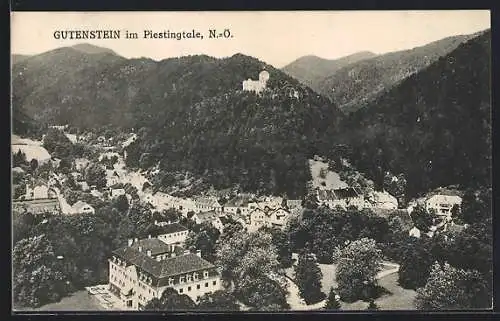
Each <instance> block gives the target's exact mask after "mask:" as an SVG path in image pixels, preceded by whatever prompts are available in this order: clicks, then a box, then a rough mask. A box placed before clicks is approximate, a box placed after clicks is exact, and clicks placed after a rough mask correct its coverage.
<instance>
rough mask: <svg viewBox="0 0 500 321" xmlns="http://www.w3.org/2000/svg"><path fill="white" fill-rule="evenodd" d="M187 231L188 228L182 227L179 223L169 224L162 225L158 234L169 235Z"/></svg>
mask: <svg viewBox="0 0 500 321" xmlns="http://www.w3.org/2000/svg"><path fill="white" fill-rule="evenodd" d="M187 230H188V228H187V227H185V226H184V225H181V224H179V223H171V224H167V225H164V226H162V227H161V228H160V229H158V231H159V233H158V234H170V233H177V232H184V231H187Z"/></svg>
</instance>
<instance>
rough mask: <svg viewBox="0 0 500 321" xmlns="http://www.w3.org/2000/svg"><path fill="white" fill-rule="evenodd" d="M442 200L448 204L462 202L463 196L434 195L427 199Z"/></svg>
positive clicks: (430, 200) (429, 200)
mask: <svg viewBox="0 0 500 321" xmlns="http://www.w3.org/2000/svg"><path fill="white" fill-rule="evenodd" d="M432 201H434V202H441V203H447V204H458V203H461V202H462V198H461V197H460V196H452V195H442V194H438V195H433V196H431V197H429V198H428V199H427V202H432Z"/></svg>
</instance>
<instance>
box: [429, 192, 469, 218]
mask: <svg viewBox="0 0 500 321" xmlns="http://www.w3.org/2000/svg"><path fill="white" fill-rule="evenodd" d="M461 204H462V198H461V197H460V196H452V195H442V194H437V195H433V196H431V197H429V198H428V199H427V200H426V201H425V208H426V210H427V211H431V210H432V211H434V212H435V213H436V215H439V216H443V217H446V218H447V219H451V210H452V208H453V206H455V205H457V206H460V205H461Z"/></svg>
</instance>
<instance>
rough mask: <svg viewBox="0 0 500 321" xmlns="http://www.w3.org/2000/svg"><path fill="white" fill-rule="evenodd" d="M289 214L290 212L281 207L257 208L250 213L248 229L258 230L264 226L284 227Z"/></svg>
mask: <svg viewBox="0 0 500 321" xmlns="http://www.w3.org/2000/svg"><path fill="white" fill-rule="evenodd" d="M289 215H290V212H289V211H287V210H285V209H284V208H281V207H279V208H275V209H272V208H270V207H267V206H266V207H265V208H264V209H261V208H256V209H255V210H253V211H252V212H251V213H250V214H249V218H250V222H249V226H248V230H249V231H251V232H252V231H256V230H258V229H259V228H261V227H263V226H266V227H275V228H279V229H282V228H283V227H285V225H286V222H287V220H288V217H289Z"/></svg>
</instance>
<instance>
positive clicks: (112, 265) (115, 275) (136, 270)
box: [109, 238, 222, 310]
mask: <svg viewBox="0 0 500 321" xmlns="http://www.w3.org/2000/svg"><path fill="white" fill-rule="evenodd" d="M221 286H222V284H221V279H220V275H219V272H218V271H217V268H216V267H215V266H214V265H213V264H212V263H210V262H208V261H206V260H204V259H202V258H201V253H200V252H197V253H196V254H194V253H189V252H188V251H184V250H183V249H182V248H180V247H178V246H175V245H168V244H165V243H164V242H162V241H160V240H158V239H156V238H149V239H142V240H137V239H135V240H129V242H128V245H127V246H125V247H122V248H119V249H117V250H115V251H113V253H112V257H111V258H110V259H109V290H110V292H111V293H113V294H114V295H116V296H117V297H118V298H119V299H120V300H121V302H122V304H123V306H124V307H125V308H127V309H136V310H140V309H142V308H143V307H144V306H145V305H146V304H147V303H148V302H149V301H150V300H151V299H153V298H160V297H161V295H162V293H163V291H164V290H165V289H167V288H173V289H175V290H177V292H178V293H179V294H186V295H188V296H189V297H190V298H191V299H193V300H194V301H196V300H197V299H198V298H199V297H201V296H203V295H204V294H206V293H209V292H213V291H217V290H220V289H221Z"/></svg>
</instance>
